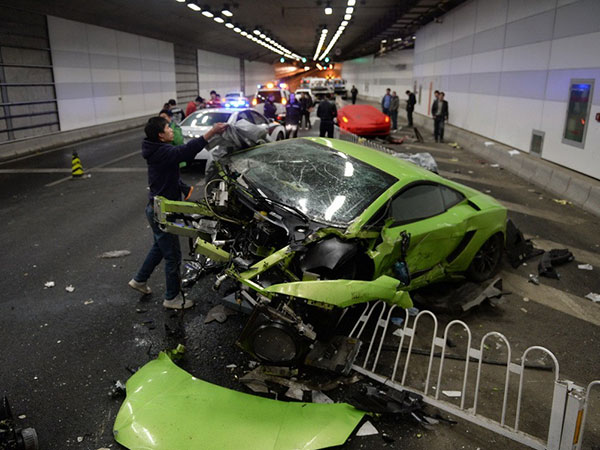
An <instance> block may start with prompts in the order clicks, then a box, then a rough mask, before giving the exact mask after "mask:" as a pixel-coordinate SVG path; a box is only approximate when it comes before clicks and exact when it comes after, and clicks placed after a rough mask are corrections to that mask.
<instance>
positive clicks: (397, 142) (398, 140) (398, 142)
mask: <svg viewBox="0 0 600 450" xmlns="http://www.w3.org/2000/svg"><path fill="white" fill-rule="evenodd" d="M389 143H390V144H403V143H404V136H402V137H401V138H400V139H398V138H393V137H390V138H389Z"/></svg>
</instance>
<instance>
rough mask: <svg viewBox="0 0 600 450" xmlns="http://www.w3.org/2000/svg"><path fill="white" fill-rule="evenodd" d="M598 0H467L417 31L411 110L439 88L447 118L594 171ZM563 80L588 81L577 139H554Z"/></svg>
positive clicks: (598, 162)
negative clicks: (581, 143)
mask: <svg viewBox="0 0 600 450" xmlns="http://www.w3.org/2000/svg"><path fill="white" fill-rule="evenodd" d="M598 17H600V2H599V1H597V0H579V1H573V0H536V1H527V2H523V1H517V0H472V1H469V2H466V3H465V4H463V5H461V6H460V7H458V8H456V9H454V10H452V11H451V12H450V13H448V14H446V15H444V16H442V23H436V22H432V23H430V24H428V25H427V26H425V27H424V28H423V29H421V30H420V31H419V32H418V33H417V35H416V42H415V54H414V77H415V80H416V82H417V85H418V91H420V93H421V95H420V97H421V98H420V102H419V103H418V104H417V107H416V111H417V112H419V113H422V114H428V113H429V107H430V91H431V90H435V89H439V90H442V91H444V92H445V93H446V100H447V101H448V102H449V107H450V108H449V109H450V123H452V124H453V125H456V126H458V127H460V128H464V129H466V130H469V131H472V132H474V133H477V134H480V135H483V136H487V137H490V138H492V139H495V140H497V141H499V142H502V143H505V144H508V145H510V146H513V147H515V148H518V149H519V150H522V151H525V152H529V150H530V143H531V140H532V131H533V130H539V131H542V132H543V133H545V136H544V143H543V149H542V152H541V157H542V158H544V159H547V160H549V161H552V162H555V163H557V164H560V165H563V166H565V167H569V168H571V169H574V170H576V171H579V172H582V173H584V174H587V175H590V176H592V177H595V178H600V145H598V142H600V124H599V123H598V122H596V121H595V120H594V117H595V115H596V113H598V112H600V85H599V81H600V21H599V20H598ZM572 79H592V80H595V86H594V92H593V102H592V106H591V111H590V116H589V120H588V126H587V135H586V138H585V147H584V148H578V147H576V146H573V145H569V144H565V143H563V142H562V135H563V130H564V128H565V120H566V113H567V106H568V95H569V87H570V81H571V80H572Z"/></svg>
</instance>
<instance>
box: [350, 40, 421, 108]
mask: <svg viewBox="0 0 600 450" xmlns="http://www.w3.org/2000/svg"><path fill="white" fill-rule="evenodd" d="M342 78H344V79H345V80H346V85H347V87H348V90H350V89H351V88H352V85H355V86H356V88H357V89H358V95H359V96H361V97H363V98H366V99H369V100H379V99H381V97H383V95H384V94H385V90H386V88H390V89H391V90H392V91H394V90H395V91H396V93H397V94H398V96H400V98H404V97H405V95H404V92H406V90H407V89H411V90H412V87H411V85H412V80H413V51H412V50H402V51H397V52H393V53H389V54H385V55H383V56H380V57H375V56H373V55H370V56H365V57H362V58H357V59H353V60H350V61H346V62H344V64H343V66H342Z"/></svg>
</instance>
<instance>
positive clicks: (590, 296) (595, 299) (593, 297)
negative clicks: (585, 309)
mask: <svg viewBox="0 0 600 450" xmlns="http://www.w3.org/2000/svg"><path fill="white" fill-rule="evenodd" d="M585 298H587V299H590V300H591V301H593V302H594V303H599V302H600V294H596V293H595V292H590V293H589V294H588V295H586V296H585Z"/></svg>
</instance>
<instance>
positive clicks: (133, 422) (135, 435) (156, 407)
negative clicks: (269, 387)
mask: <svg viewBox="0 0 600 450" xmlns="http://www.w3.org/2000/svg"><path fill="white" fill-rule="evenodd" d="M364 414H365V413H364V412H363V411H360V410H358V409H356V408H354V407H352V406H350V405H348V404H345V403H338V404H312V403H288V402H283V401H277V400H271V399H267V398H262V397H256V396H253V395H249V394H244V393H241V392H237V391H232V390H230V389H226V388H223V387H220V386H217V385H214V384H211V383H208V382H206V381H202V380H200V379H198V378H196V377H194V376H192V375H190V374H189V373H187V372H185V371H184V370H183V369H181V368H179V367H178V366H176V365H175V364H174V363H173V362H172V361H171V359H170V358H169V357H168V356H167V354H166V353H162V352H161V353H160V354H159V356H158V358H157V359H156V360H154V361H151V362H149V363H148V364H146V365H145V366H144V367H142V368H141V369H140V370H139V371H138V372H136V373H135V375H133V376H132V377H131V378H130V379H129V380H128V381H127V398H126V399H125V402H124V403H123V405H122V406H121V409H120V410H119V413H118V415H117V418H116V420H115V424H114V436H115V439H116V440H117V442H118V443H119V444H121V445H123V446H125V447H127V448H129V449H131V450H174V449H177V450H197V449H203V450H211V449H214V450H228V449H231V450H238V449H242V448H243V449H247V450H269V449H273V450H288V449H290V450H291V449H306V450H309V449H321V448H327V447H332V446H336V445H341V444H343V443H344V442H345V441H346V439H347V438H348V436H349V435H350V433H352V431H353V430H354V428H355V427H356V425H357V424H358V423H359V422H360V421H361V419H362V417H363V416H364Z"/></svg>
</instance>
